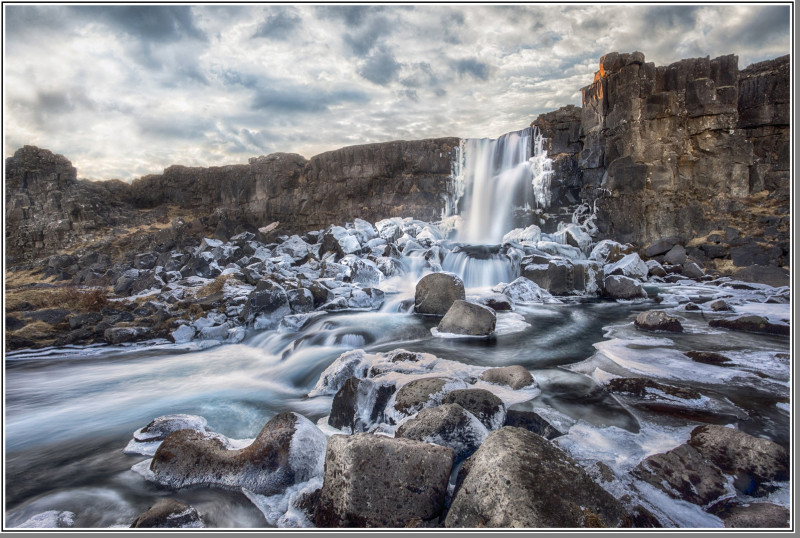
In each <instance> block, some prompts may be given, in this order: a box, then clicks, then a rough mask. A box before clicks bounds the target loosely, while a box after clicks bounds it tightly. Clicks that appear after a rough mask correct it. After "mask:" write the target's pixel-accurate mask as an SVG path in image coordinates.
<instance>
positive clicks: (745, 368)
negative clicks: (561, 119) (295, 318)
mask: <svg viewBox="0 0 800 538" xmlns="http://www.w3.org/2000/svg"><path fill="white" fill-rule="evenodd" d="M536 136H537V134H536V133H533V132H532V130H531V129H525V130H523V131H519V132H516V133H510V134H508V135H506V136H504V137H501V138H500V139H498V140H470V141H465V143H464V144H462V148H461V151H462V152H461V155H460V158H461V165H460V166H461V167H462V168H461V169H460V172H459V173H460V174H461V179H460V181H463V182H464V185H465V189H464V194H463V196H464V201H463V202H462V204H461V205H462V206H463V207H464V208H465V209H464V210H463V212H462V216H463V226H462V227H460V228H459V231H458V237H457V239H458V241H459V247H457V248H455V249H453V251H451V253H449V254H448V255H447V256H446V258H445V260H444V262H443V264H442V267H443V269H445V270H450V271H453V272H457V273H459V274H460V275H461V276H462V277H464V279H465V283H466V286H467V295H468V296H471V295H476V294H481V293H486V292H489V291H490V290H489V289H488V287H490V286H493V285H495V284H497V283H499V282H510V281H511V280H513V279H514V278H516V277H517V276H519V267H518V265H515V262H514V260H515V255H514V254H513V252H512V253H511V254H509V253H508V251H507V250H506V251H503V252H502V253H501V249H500V248H499V243H500V242H501V240H502V238H503V236H504V234H506V233H507V232H509V231H510V228H511V222H510V220H509V219H508V215H509V214H510V212H511V209H512V208H513V207H514V206H515V204H519V203H520V202H519V200H526V199H527V200H528V202H529V203H532V204H540V205H544V206H546V205H547V203H548V200H547V196H546V194H543V193H545V191H546V187H543V185H545V183H546V182H547V181H548V180H549V175H548V169H547V168H548V167H547V165H546V163H545V162H544V159H546V155H545V156H543V155H542V154H541V141H540V140H536ZM539 138H540V137H539ZM534 141H536V142H537V143H538V147H539V152H538V154H537V155H534V156H533V157H532V156H531V148H532V146H533V145H534V144H533V142H534ZM534 153H537V152H534ZM537 159H538V160H537ZM533 193H535V195H534V194H533ZM454 205H457V204H454ZM459 248H460V249H461V250H460V251H458V252H454V251H456V250H459ZM404 262H405V263H406V264H407V266H408V267H409V268H410V269H409V271H408V272H407V273H406V274H405V275H404V276H402V277H396V278H395V279H390V280H387V281H385V282H384V283H383V284H382V285H381V287H382V288H384V289H385V290H386V291H387V297H386V302H385V304H384V306H383V308H382V309H381V310H379V311H369V312H345V313H337V314H326V315H324V316H321V317H318V318H315V319H312V320H311V321H310V322H309V323H307V324H306V325H305V326H304V327H303V328H302V329H300V330H298V331H292V330H284V329H278V330H267V331H260V332H254V333H251V334H250V335H249V336H248V338H246V339H245V340H244V341H242V342H241V343H237V344H224V345H219V346H215V347H210V348H207V349H204V348H203V347H204V342H203V341H195V342H191V343H188V344H180V345H179V344H170V343H157V344H147V345H141V344H139V345H129V346H90V347H84V348H60V349H46V350H36V351H21V352H15V353H10V354H7V356H6V360H5V398H6V407H5V413H6V416H5V470H6V483H5V487H6V496H5V499H6V505H5V515H6V525H7V526H9V527H14V526H18V525H21V524H23V523H24V522H26V521H28V520H29V519H30V518H31V517H33V516H35V515H37V514H42V513H45V512H48V511H51V510H52V511H57V512H65V511H66V512H72V513H74V514H75V517H74V526H75V527H78V528H92V527H127V526H129V525H130V523H131V522H132V521H133V520H134V519H135V518H136V517H137V516H138V515H139V514H140V513H142V512H143V511H145V510H146V509H147V508H149V507H150V506H152V505H153V504H154V502H155V500H156V499H157V498H160V497H173V498H177V499H180V500H183V501H185V502H188V503H189V504H191V505H192V506H194V507H195V508H197V509H198V511H199V512H200V514H201V516H202V517H203V519H204V522H205V523H206V525H207V526H209V527H222V528H233V527H267V526H269V523H268V521H267V519H265V517H264V514H263V513H262V512H261V511H260V510H259V509H258V508H257V507H256V506H255V505H254V504H253V503H252V502H251V501H250V500H249V499H248V498H247V497H245V496H244V495H243V494H242V493H239V492H235V491H225V490H218V489H215V488H199V489H189V490H181V491H178V492H173V491H169V490H166V489H164V488H161V487H159V486H156V485H154V484H152V483H150V482H147V481H145V480H143V479H142V477H141V476H140V475H138V474H136V473H134V472H132V471H131V467H132V466H133V465H135V464H136V463H139V462H141V461H143V460H145V459H146V458H145V457H143V456H138V455H130V454H124V453H123V449H124V447H125V446H126V444H127V443H128V441H129V440H130V439H131V435H132V432H134V431H135V430H136V429H138V428H141V427H143V426H144V425H146V424H147V423H149V422H150V421H151V420H153V419H154V418H155V417H158V416H163V415H168V414H176V413H186V414H193V415H200V416H202V417H205V419H206V420H207V421H208V427H209V429H210V430H213V431H215V432H218V433H221V434H223V435H225V436H227V437H230V438H233V439H250V438H253V437H255V436H256V435H257V434H258V432H259V431H260V429H261V428H262V427H263V425H264V424H265V423H266V422H267V421H268V420H269V419H270V418H271V417H273V416H274V415H276V414H277V413H279V412H282V411H295V412H297V413H299V414H302V415H304V416H306V417H307V418H309V419H310V420H312V421H314V422H317V421H320V419H324V417H326V416H327V415H328V414H329V412H330V405H331V400H332V398H331V397H330V396H317V397H312V398H309V397H307V395H308V393H309V392H310V391H311V389H312V388H313V387H314V385H315V384H316V383H317V381H318V379H319V376H320V373H321V372H322V371H323V370H325V368H326V367H327V366H329V365H330V364H331V363H332V362H333V361H334V360H335V359H336V358H337V357H338V356H339V355H340V354H342V353H343V352H345V351H349V350H351V349H355V348H361V349H364V350H366V351H369V352H380V351H389V350H393V349H398V348H404V349H407V350H410V351H424V352H427V353H431V354H433V355H436V356H438V357H441V358H445V359H450V360H453V361H459V362H462V363H465V364H469V365H477V366H505V365H514V364H519V365H522V366H524V367H525V368H527V369H528V370H530V371H531V373H532V374H533V376H534V378H535V379H536V380H537V382H538V384H539V387H540V388H541V395H540V396H539V397H538V398H536V400H535V402H536V403H535V405H536V407H538V408H539V409H541V410H542V412H543V413H546V414H547V416H550V417H553V418H554V419H557V420H559V421H561V423H562V424H566V425H567V426H568V427H569V428H570V429H569V434H568V435H566V436H564V437H563V438H562V440H561V441H559V443H560V445H561V446H562V448H564V449H565V450H567V451H568V452H569V453H570V454H571V455H573V457H576V458H577V459H578V460H579V461H592V460H595V461H596V460H601V461H604V462H606V463H608V464H609V465H611V466H612V468H614V469H615V470H620V472H624V471H625V470H629V469H630V468H631V467H632V466H634V465H635V464H636V463H637V462H638V461H640V460H641V459H642V458H643V457H645V456H647V455H649V454H652V453H656V452H659V451H665V450H669V449H671V448H674V447H675V446H677V445H678V444H680V443H682V442H684V441H685V440H686V439H687V438H688V432H689V431H691V428H692V427H694V426H695V425H697V424H699V423H701V422H702V421H701V422H696V421H695V422H692V421H691V420H690V421H689V422H687V419H686V417H685V416H683V417H679V418H676V416H675V415H674V414H669V413H666V414H665V413H663V412H662V413H660V412H657V411H652V410H651V411H646V410H644V411H643V410H641V409H634V408H633V407H632V406H631V405H630V404H629V403H626V401H625V400H623V399H619V398H616V397H614V396H612V395H610V394H609V393H607V392H605V391H602V390H601V391H598V390H597V388H598V386H599V383H602V381H603V380H604V379H606V378H607V377H608V376H609V375H619V376H623V375H629V376H630V375H636V374H637V373H639V374H641V373H646V374H647V375H649V376H651V377H655V378H658V379H662V380H664V381H666V382H670V383H673V384H679V385H681V386H686V387H691V388H695V389H697V390H699V391H701V392H702V393H703V395H704V397H705V400H704V401H703V402H702V403H700V404H698V405H699V406H698V407H697V409H695V412H696V413H697V416H701V415H702V416H704V417H706V418H704V419H703V421H709V420H710V421H712V422H715V423H721V424H731V423H733V424H738V427H739V428H740V429H743V430H744V431H747V432H748V433H752V434H755V435H759V436H763V437H767V438H770V439H773V440H776V441H778V442H780V443H783V444H787V443H788V439H789V421H788V414H789V410H788V405H787V404H786V403H785V402H786V401H787V398H788V391H789V368H788V364H787V363H786V361H788V358H787V359H786V360H784V359H783V356H782V354H783V353H786V352H788V343H787V340H786V339H785V338H780V337H774V336H752V335H739V334H733V333H724V334H723V331H719V330H717V331H714V330H709V329H708V325H707V322H706V319H705V318H704V314H703V312H702V311H701V312H695V313H691V312H681V316H682V317H683V318H684V320H685V323H686V327H687V330H686V334H685V335H682V336H681V337H680V338H675V339H670V338H665V337H660V336H659V337H652V336H643V335H642V333H640V332H638V331H637V330H636V329H635V328H633V325H632V320H633V318H634V317H635V315H636V314H637V313H638V312H640V311H643V310H648V309H651V308H653V303H652V301H650V302H648V301H643V302H638V303H637V302H615V301H608V300H601V299H597V298H594V297H573V298H565V299H564V300H563V301H562V302H561V303H554V304H536V305H517V307H516V309H515V311H514V312H513V313H499V314H498V331H497V334H496V336H495V337H493V338H490V339H477V340H476V339H452V338H439V337H436V336H434V335H432V333H431V330H430V329H431V328H432V327H434V326H435V325H436V323H437V321H438V320H436V319H434V318H429V317H423V316H417V315H415V314H413V313H408V312H407V311H405V310H404V309H403V308H402V307H401V305H403V304H404V302H403V301H404V300H405V301H406V304H407V300H408V299H409V298H412V297H413V290H414V285H415V282H416V280H418V278H419V277H420V276H421V274H423V273H424V272H425V270H424V269H422V268H421V264H420V263H419V262H420V259H419V257H418V256H417V257H415V256H413V255H409V256H406V257H404ZM517 263H518V259H517ZM428 270H429V269H428ZM648 291H649V292H650V293H651V296H655V295H656V294H661V297H662V305H661V306H660V308H665V307H666V308H680V305H682V304H685V303H686V302H687V301H689V300H693V301H695V302H697V303H700V304H702V303H704V302H707V301H709V300H710V299H713V298H714V297H716V296H718V295H720V292H719V289H718V288H712V287H708V286H700V285H697V284H696V283H690V282H688V281H687V282H686V283H683V284H681V283H679V284H664V285H662V286H650V287H649V288H648ZM724 293H725V294H726V295H727V296H728V297H733V299H729V300H736V299H737V298H741V299H742V301H741V303H742V304H743V306H742V308H745V307H746V305H745V303H748V301H749V300H750V296H751V295H753V294H755V293H756V292H752V291H751V292H748V291H737V290H729V289H726V290H724ZM748 294H750V295H748ZM767 306H769V308H768V309H767V310H769V312H768V313H769V314H770V315H777V316H784V315H786V316H788V305H767ZM784 312H786V313H785V314H784ZM525 324H527V325H525ZM693 349H702V350H704V351H718V352H721V353H725V354H726V355H728V356H730V357H731V358H732V359H733V360H734V365H733V367H729V368H720V367H714V366H709V365H704V364H698V363H695V362H692V361H691V360H689V359H688V358H687V357H685V356H684V355H683V353H682V352H683V351H688V350H693ZM708 416H711V417H712V418H711V419H708V418H707V417H708ZM703 517H704V516H703V515H702V513H700V511H699V510H698V511H695V512H691V513H690V514H689V515H687V516H686V517H685V518H684V519H683V520H678V521H677V523H685V524H692V523H698V522H699V523H700V524H710V523H709V520H708V519H707V518H706V519H703ZM711 523H714V521H711ZM712 526H713V525H712Z"/></svg>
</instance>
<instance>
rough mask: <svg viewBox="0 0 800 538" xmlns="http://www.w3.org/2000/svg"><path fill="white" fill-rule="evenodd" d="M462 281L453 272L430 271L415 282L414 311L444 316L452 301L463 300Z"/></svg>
mask: <svg viewBox="0 0 800 538" xmlns="http://www.w3.org/2000/svg"><path fill="white" fill-rule="evenodd" d="M465 298H466V294H465V293H464V282H462V281H461V279H460V278H459V277H458V275H455V274H453V273H446V272H441V273H431V274H429V275H425V276H424V277H422V278H421V279H420V281H419V282H417V288H416V291H415V293H414V311H415V312H417V313H419V314H431V315H434V316H444V315H445V314H446V313H447V311H448V310H450V307H451V306H453V303H454V302H455V301H457V300H459V299H460V300H464V299H465Z"/></svg>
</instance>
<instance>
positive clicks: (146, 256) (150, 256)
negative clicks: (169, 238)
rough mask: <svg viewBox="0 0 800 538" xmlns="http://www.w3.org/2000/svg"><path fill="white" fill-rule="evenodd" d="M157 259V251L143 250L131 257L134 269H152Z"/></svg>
mask: <svg viewBox="0 0 800 538" xmlns="http://www.w3.org/2000/svg"><path fill="white" fill-rule="evenodd" d="M157 261H158V253H156V252H143V253H141V254H137V255H136V256H134V257H133V267H134V268H135V269H139V270H141V269H152V268H153V267H155V266H156V262H157Z"/></svg>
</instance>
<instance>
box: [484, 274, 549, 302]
mask: <svg viewBox="0 0 800 538" xmlns="http://www.w3.org/2000/svg"><path fill="white" fill-rule="evenodd" d="M529 267H530V266H529ZM493 291H497V292H498V293H502V294H503V295H505V296H507V297H508V298H509V299H510V300H511V301H513V302H514V303H552V302H556V300H555V299H554V298H553V296H552V295H551V294H550V292H548V291H547V290H544V289H542V288H541V287H539V285H538V284H537V283H536V282H534V281H532V280H530V279H529V278H526V277H524V276H521V277H519V278H517V279H516V280H514V281H513V282H511V283H510V284H502V283H501V284H498V285H497V286H496V287H495V288H493Z"/></svg>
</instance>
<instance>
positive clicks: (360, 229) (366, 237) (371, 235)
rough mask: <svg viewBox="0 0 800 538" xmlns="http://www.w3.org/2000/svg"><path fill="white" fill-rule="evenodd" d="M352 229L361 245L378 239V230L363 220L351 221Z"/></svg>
mask: <svg viewBox="0 0 800 538" xmlns="http://www.w3.org/2000/svg"><path fill="white" fill-rule="evenodd" d="M353 228H355V231H356V234H357V235H358V238H359V240H360V242H361V243H362V244H364V243H367V242H368V241H370V240H372V239H375V238H376V237H378V230H376V229H375V227H374V226H373V225H372V224H370V223H369V222H367V221H365V220H364V219H359V218H356V219H355V220H354V221H353Z"/></svg>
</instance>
